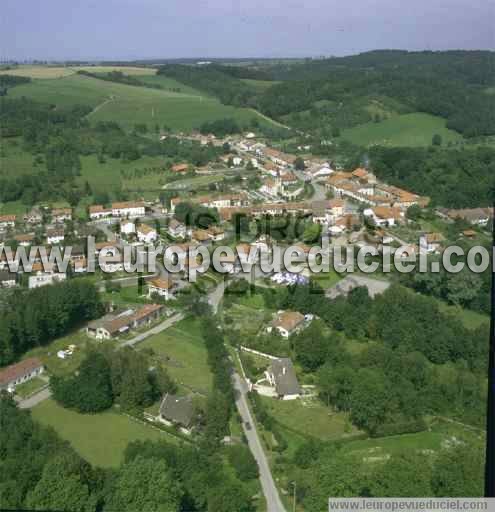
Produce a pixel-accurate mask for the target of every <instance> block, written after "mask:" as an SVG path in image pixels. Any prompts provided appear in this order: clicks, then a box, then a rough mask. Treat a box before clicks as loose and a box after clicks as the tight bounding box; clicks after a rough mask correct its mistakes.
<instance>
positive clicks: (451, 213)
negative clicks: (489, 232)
mask: <svg viewBox="0 0 495 512" xmlns="http://www.w3.org/2000/svg"><path fill="white" fill-rule="evenodd" d="M447 216H448V217H449V218H450V219H452V220H456V219H463V220H465V221H467V222H469V223H470V224H473V225H474V226H480V227H485V226H486V225H487V224H488V222H489V221H490V219H491V217H492V210H491V209H490V208H465V209H461V210H447Z"/></svg>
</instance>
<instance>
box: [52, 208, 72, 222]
mask: <svg viewBox="0 0 495 512" xmlns="http://www.w3.org/2000/svg"><path fill="white" fill-rule="evenodd" d="M68 220H72V208H55V209H54V210H52V221H53V222H55V223H57V224H58V223H60V224H62V223H63V222H66V221H68Z"/></svg>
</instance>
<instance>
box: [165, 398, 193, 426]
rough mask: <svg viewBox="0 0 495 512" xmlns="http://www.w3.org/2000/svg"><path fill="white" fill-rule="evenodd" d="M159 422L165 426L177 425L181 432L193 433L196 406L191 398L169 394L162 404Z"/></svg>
mask: <svg viewBox="0 0 495 512" xmlns="http://www.w3.org/2000/svg"><path fill="white" fill-rule="evenodd" d="M157 419H158V420H159V421H161V422H162V423H165V425H169V426H172V425H177V426H178V427H179V428H180V430H181V432H183V433H185V434H190V433H191V428H192V426H193V420H194V405H193V402H192V398H191V397H190V396H178V395H172V394H171V393H167V394H166V395H165V396H164V397H163V400H162V403H161V404H160V410H159V414H158V418H157Z"/></svg>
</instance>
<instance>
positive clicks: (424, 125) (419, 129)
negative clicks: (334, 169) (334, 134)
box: [342, 113, 462, 146]
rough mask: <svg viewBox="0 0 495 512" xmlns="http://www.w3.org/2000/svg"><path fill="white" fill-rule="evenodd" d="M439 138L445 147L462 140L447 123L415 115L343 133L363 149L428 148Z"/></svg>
mask: <svg viewBox="0 0 495 512" xmlns="http://www.w3.org/2000/svg"><path fill="white" fill-rule="evenodd" d="M435 134H439V135H440V136H441V137H442V141H443V144H444V145H446V144H447V143H449V142H458V141H460V140H462V136H461V135H460V134H458V133H457V132H455V131H453V130H449V129H448V128H446V126H445V120H444V119H442V118H440V117H436V116H432V115H429V114H422V113H414V114H403V115H399V116H394V117H391V118H390V119H387V120H385V121H381V122H380V123H373V122H370V123H366V124H362V125H359V126H355V127H353V128H349V129H347V130H344V131H343V132H342V137H343V138H344V139H347V140H349V141H350V142H352V143H353V144H357V145H360V146H372V145H376V144H380V145H383V146H429V145H431V140H432V137H433V135H435Z"/></svg>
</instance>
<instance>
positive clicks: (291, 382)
mask: <svg viewBox="0 0 495 512" xmlns="http://www.w3.org/2000/svg"><path fill="white" fill-rule="evenodd" d="M266 377H267V379H268V381H269V383H270V385H271V386H274V387H275V391H276V393H277V396H278V397H279V398H280V399H282V400H295V399H296V398H299V397H300V396H301V386H300V385H299V382H298V380H297V376H296V371H295V370H294V365H293V364H292V361H291V359H290V358H288V357H283V358H279V359H274V360H272V362H271V364H270V366H269V367H268V370H267V371H266Z"/></svg>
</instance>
